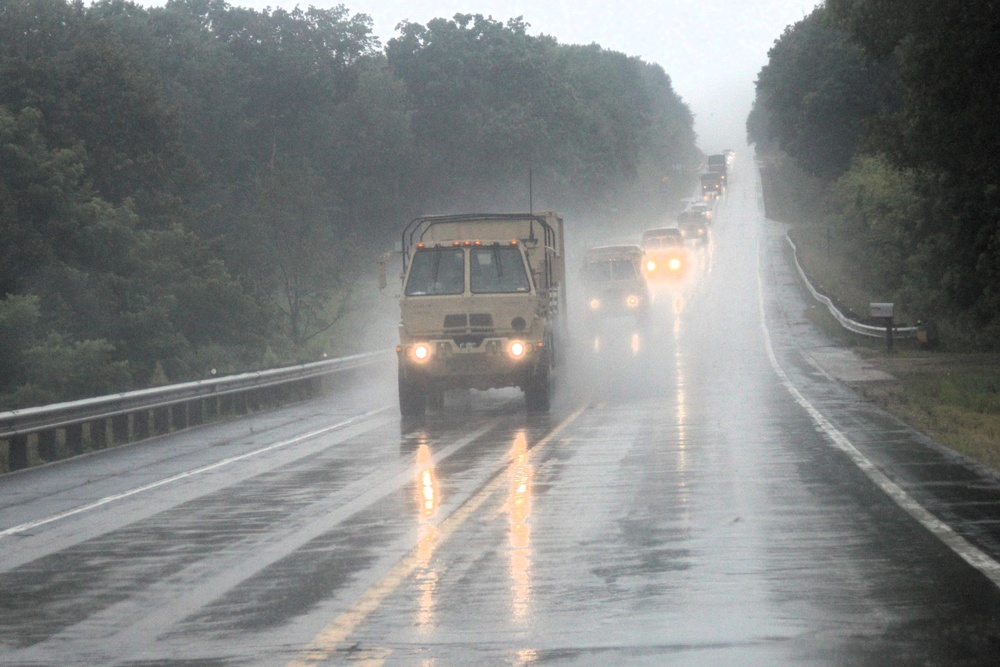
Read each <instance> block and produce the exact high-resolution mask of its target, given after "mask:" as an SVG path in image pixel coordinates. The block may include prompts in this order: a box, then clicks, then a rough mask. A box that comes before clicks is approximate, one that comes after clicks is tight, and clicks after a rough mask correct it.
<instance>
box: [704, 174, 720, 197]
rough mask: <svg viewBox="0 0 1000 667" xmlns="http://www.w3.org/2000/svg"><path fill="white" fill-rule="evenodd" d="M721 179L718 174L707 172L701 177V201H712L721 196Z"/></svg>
mask: <svg viewBox="0 0 1000 667" xmlns="http://www.w3.org/2000/svg"><path fill="white" fill-rule="evenodd" d="M723 187H724V186H723V184H722V178H721V177H720V176H719V174H718V173H716V172H714V171H709V172H706V173H704V174H702V175H701V196H702V199H705V200H708V201H714V200H715V199H716V198H717V197H721V196H722V190H723Z"/></svg>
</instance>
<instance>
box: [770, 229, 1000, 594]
mask: <svg viewBox="0 0 1000 667" xmlns="http://www.w3.org/2000/svg"><path fill="white" fill-rule="evenodd" d="M756 250H757V300H758V305H759V307H760V324H761V329H762V330H763V331H764V345H765V347H766V348H767V356H768V358H769V359H770V360H771V367H772V368H774V372H775V373H776V374H777V375H778V378H779V379H780V380H781V383H782V384H783V385H784V386H785V389H787V390H788V393H790V394H791V395H792V398H794V399H795V402H796V403H798V404H799V405H801V406H802V407H803V408H804V409H805V411H806V412H807V413H809V416H810V417H812V419H813V421H814V422H816V425H817V426H819V428H820V429H821V430H822V431H823V433H825V434H826V435H827V436H828V437H829V438H830V440H831V441H833V444H834V446H835V447H837V449H839V450H841V451H843V452H844V453H845V454H847V456H848V457H849V458H850V459H851V460H852V461H853V462H854V464H855V465H857V466H858V467H859V468H860V469H861V470H862V472H864V473H865V474H866V475H867V476H868V478H869V479H871V480H872V481H873V482H874V483H875V484H876V485H877V486H878V487H879V488H880V489H882V491H883V492H885V493H886V495H888V496H889V497H890V498H892V499H893V500H894V501H895V502H896V504H897V505H899V506H900V507H901V508H903V509H904V510H905V511H906V512H907V513H908V514H909V515H910V516H912V517H913V518H914V519H916V520H917V521H919V522H920V524H921V525H922V526H923V527H924V528H926V529H927V530H929V531H930V532H931V533H932V534H933V535H935V536H936V537H937V538H938V539H940V540H941V541H942V542H944V543H945V544H946V545H947V546H948V547H949V548H950V549H951V550H952V551H954V552H955V553H957V554H958V555H959V556H960V557H961V558H962V559H963V560H964V561H965V562H967V563H968V564H969V565H971V566H972V567H974V568H976V569H977V570H979V571H980V572H981V573H983V574H984V575H985V576H986V578H988V579H989V580H990V581H992V582H993V584H994V585H995V586H997V587H1000V563H998V562H997V561H995V560H993V559H992V558H991V557H990V556H989V555H987V554H986V553H985V552H984V551H982V550H981V549H979V548H978V547H976V546H975V545H974V544H972V543H971V542H969V541H968V540H966V539H965V538H964V537H962V536H961V535H959V534H958V533H956V532H955V531H954V530H953V529H952V528H951V526H949V525H948V524H946V523H945V522H943V521H941V520H940V519H938V518H937V517H936V516H934V515H933V514H931V512H929V511H928V510H927V509H925V508H924V507H923V505H921V504H920V503H918V502H917V501H916V500H914V499H913V498H911V497H910V495H909V494H907V493H906V491H904V490H903V489H901V488H900V487H899V486H898V485H897V484H896V483H895V482H893V481H892V480H891V479H889V478H888V477H887V476H886V475H885V474H884V473H883V472H882V471H881V470H879V469H878V468H877V467H876V466H875V464H874V463H872V462H871V461H870V460H869V459H868V458H867V457H865V455H864V454H862V453H861V452H860V451H858V449H857V448H856V447H855V446H854V445H853V444H852V443H851V441H850V440H849V439H848V438H847V436H845V435H844V434H843V433H841V432H840V430H838V429H837V427H835V426H834V425H833V424H831V423H830V421H829V420H827V418H826V417H824V416H823V415H822V414H820V412H819V410H817V409H816V408H815V407H814V406H813V404H812V403H810V402H809V401H808V400H807V399H806V397H805V396H803V395H802V393H801V392H800V391H799V390H798V389H797V388H796V387H795V385H794V384H792V381H791V379H789V377H788V375H786V374H785V371H784V370H783V369H782V368H781V366H780V365H779V364H778V358H777V357H776V356H775V354H774V348H773V347H772V346H771V336H770V334H769V333H768V331H767V317H766V315H765V309H764V281H763V277H762V276H761V264H760V252H761V250H760V236H759V235H758V236H757V241H756Z"/></svg>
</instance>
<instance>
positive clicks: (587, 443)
mask: <svg viewBox="0 0 1000 667" xmlns="http://www.w3.org/2000/svg"><path fill="white" fill-rule="evenodd" d="M734 169H735V176H734V178H733V179H732V184H731V186H730V189H729V192H728V194H727V196H726V199H725V200H724V201H723V202H721V203H720V205H719V208H718V210H717V213H716V216H715V219H714V221H713V223H712V240H711V242H710V244H709V245H708V246H707V247H705V248H701V249H696V248H692V249H691V260H692V261H691V268H690V272H689V274H688V275H687V277H686V279H685V280H684V281H683V282H681V283H678V284H669V285H665V286H661V287H658V288H657V289H656V299H655V302H654V304H653V305H654V313H653V316H652V317H651V321H650V322H649V323H648V325H646V326H644V327H636V326H633V325H632V324H631V323H629V322H610V323H606V324H605V325H603V326H601V327H599V328H597V329H585V328H584V327H582V326H581V327H575V329H577V330H578V333H579V335H578V337H577V339H576V340H574V341H573V345H572V346H571V347H570V349H569V350H568V351H567V352H566V353H565V354H564V355H563V356H564V358H566V360H567V363H566V364H565V365H566V368H564V369H563V372H562V375H561V377H560V378H559V384H558V387H557V392H556V395H555V401H554V405H553V410H552V412H551V414H548V415H540V416H539V415H532V416H530V417H528V416H526V415H525V413H524V409H523V399H522V397H521V394H520V392H518V391H516V390H505V391H491V392H472V393H470V394H468V395H461V396H451V395H450V396H449V397H448V402H447V404H446V406H445V409H444V410H442V411H439V412H431V413H428V415H427V417H426V419H423V420H420V421H418V422H410V421H403V420H401V419H400V418H399V416H398V409H397V406H396V395H395V391H396V390H395V362H394V361H393V360H391V358H390V357H389V356H388V355H387V360H386V363H385V364H383V365H380V366H378V367H377V368H376V369H375V370H373V371H370V372H368V373H367V374H366V375H364V376H361V375H358V376H355V377H353V378H350V379H349V380H345V382H344V383H343V386H342V387H341V388H340V389H339V390H338V391H336V392H335V393H334V394H333V395H331V396H329V397H325V398H323V399H321V400H317V401H311V402H309V403H305V404H299V405H296V406H293V407H290V408H287V409H284V410H282V411H279V412H273V413H267V414H262V415H258V416H254V417H250V418H245V419H241V420H238V421H233V422H229V423H226V424H217V425H211V426H206V427H202V428H198V429H194V430H191V431H188V432H185V433H178V434H174V435H171V436H169V437H162V438H158V439H156V440H154V441H150V442H146V443H140V444H137V445H133V446H129V447H123V448H120V449H116V450H113V451H104V452H100V453H97V454H93V455H90V456H87V457H82V458H80V459H77V460H71V461H66V462H62V463H58V464H54V465H49V466H46V467H42V468H38V469H32V470H26V471H23V472H19V473H14V474H10V475H7V476H6V477H3V478H0V663H2V664H4V665H53V664H79V665H136V666H138V665H145V666H149V665H158V666H159V665H163V666H166V665H182V664H183V665H345V664H346V665H421V666H435V667H437V666H443V665H470V664H482V665H525V666H528V665H626V664H627V665H664V664H670V665H725V664H740V665H891V664H898V665H912V664H931V665H934V664H940V665H978V664H993V663H994V662H995V659H996V658H995V656H996V655H997V651H998V650H1000V624H998V621H997V619H998V618H1000V594H998V591H1000V589H998V587H997V585H996V584H995V583H994V581H1000V576H998V575H997V574H996V570H997V569H998V568H997V566H996V562H995V560H994V559H996V558H997V555H998V554H1000V540H998V538H997V532H998V531H997V520H998V518H1000V508H998V506H997V503H996V501H997V499H998V498H1000V485H998V484H997V482H996V479H995V478H994V477H992V476H989V475H986V474H980V472H979V471H977V470H976V469H975V468H974V467H973V466H971V465H967V464H965V463H964V462H963V461H961V460H960V459H957V458H956V457H954V456H951V455H949V454H948V453H947V452H945V451H943V450H941V449H940V448H938V447H936V446H935V445H934V444H933V443H929V442H927V441H926V440H925V439H923V438H922V437H921V436H919V435H918V434H915V433H913V432H911V431H910V430H908V429H906V428H905V427H903V426H902V425H900V424H899V423H897V422H895V421H894V420H893V419H891V418H889V417H888V416H886V415H884V414H882V413H880V412H878V411H877V410H875V409H874V408H872V407H870V406H868V405H866V404H865V403H863V402H861V401H859V400H858V399H857V398H856V397H855V396H854V395H853V394H852V393H851V392H850V391H849V390H848V389H847V388H846V387H845V386H844V385H842V384H841V383H840V382H839V381H838V379H837V377H838V376H839V377H845V376H846V375H848V374H853V375H852V378H853V379H859V378H860V379H863V378H864V374H863V372H861V371H863V367H862V365H861V364H860V362H857V361H853V360H851V359H850V357H849V356H846V357H845V355H844V354H843V353H841V352H839V351H837V350H835V349H833V348H832V347H831V344H830V343H829V342H828V341H826V340H825V339H824V338H823V336H822V334H820V333H819V332H817V331H816V330H815V329H813V327H812V326H811V325H810V324H809V321H808V320H807V319H806V313H807V310H808V309H809V308H810V304H809V303H808V302H807V301H806V299H805V298H804V297H803V294H802V290H801V289H800V287H799V286H798V283H797V282H796V279H795V276H794V274H793V272H792V270H791V269H790V268H789V257H788V255H787V249H786V246H785V245H784V242H783V234H784V230H783V229H782V228H781V227H780V226H779V225H777V224H775V223H770V222H766V221H765V220H764V218H763V214H762V208H761V204H760V200H759V190H758V181H757V177H756V171H755V166H754V164H753V158H752V154H751V153H750V152H749V151H745V152H741V153H739V154H738V155H737V157H736V163H735V164H734ZM567 227H568V234H569V235H572V221H571V220H569V221H567ZM570 275H571V276H572V275H575V271H574V270H573V269H571V270H570ZM845 359H846V361H847V363H846V364H844V363H842V362H843V361H844V360H845ZM830 360H834V361H837V362H838V363H831V362H830ZM880 485H881V486H880ZM886 490H888V491H889V493H894V494H895V495H896V498H895V499H893V498H892V497H890V495H889V493H887V491H886ZM928 512H929V513H932V514H928ZM934 517H937V518H938V519H941V520H943V523H941V522H938V523H935V521H936V519H934ZM918 519H922V520H923V521H924V523H921V522H920V521H918ZM925 524H927V525H925ZM928 526H929V527H930V529H929V528H928ZM932 530H934V531H936V532H937V534H935V533H934V532H932ZM970 561H972V562H975V563H976V565H977V567H973V566H972V565H970V564H969V562H970Z"/></svg>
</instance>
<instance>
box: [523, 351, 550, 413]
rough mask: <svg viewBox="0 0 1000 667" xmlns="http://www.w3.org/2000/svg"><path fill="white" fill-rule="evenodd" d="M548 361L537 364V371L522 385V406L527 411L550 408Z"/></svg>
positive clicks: (533, 411)
mask: <svg viewBox="0 0 1000 667" xmlns="http://www.w3.org/2000/svg"><path fill="white" fill-rule="evenodd" d="M550 392H551V387H550V382H549V364H548V361H546V362H545V363H542V364H540V365H539V368H538V370H537V371H535V373H534V374H532V375H531V377H529V378H528V382H527V383H525V385H524V407H525V408H526V409H527V411H528V412H529V413H540V412H548V411H549V409H550V408H551V400H550V396H549V394H550Z"/></svg>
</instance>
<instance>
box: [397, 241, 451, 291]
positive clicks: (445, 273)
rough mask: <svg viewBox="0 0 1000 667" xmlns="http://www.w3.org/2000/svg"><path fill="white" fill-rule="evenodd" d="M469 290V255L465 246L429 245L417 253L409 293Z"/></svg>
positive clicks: (408, 284)
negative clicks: (466, 280)
mask: <svg viewBox="0 0 1000 667" xmlns="http://www.w3.org/2000/svg"><path fill="white" fill-rule="evenodd" d="M464 291H465V254H464V253H463V251H462V249H461V248H427V249H425V250H420V251H418V252H417V254H415V255H414V256H413V261H412V262H411V263H410V275H409V277H408V278H407V280H406V295H407V296H432V295H440V294H461V293H463V292H464Z"/></svg>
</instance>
